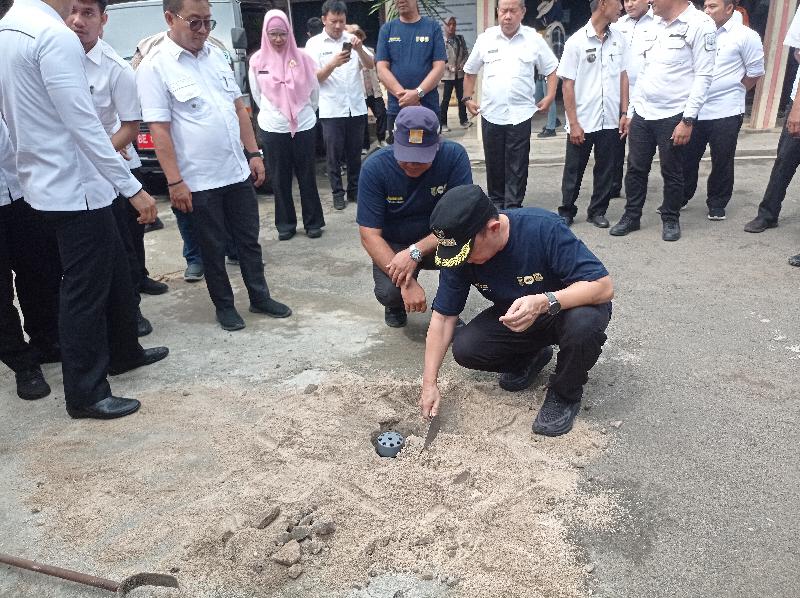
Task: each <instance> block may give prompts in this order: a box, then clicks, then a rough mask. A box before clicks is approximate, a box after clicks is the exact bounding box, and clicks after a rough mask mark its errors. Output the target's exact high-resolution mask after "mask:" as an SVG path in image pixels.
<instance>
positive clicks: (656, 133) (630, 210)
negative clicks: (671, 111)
mask: <svg viewBox="0 0 800 598" xmlns="http://www.w3.org/2000/svg"><path fill="white" fill-rule="evenodd" d="M680 121H681V115H680V114H677V115H675V116H671V117H669V118H662V119H660V120H645V119H643V118H642V117H641V116H639V115H638V114H634V116H633V118H632V119H631V125H630V132H629V133H628V172H627V173H626V174H625V195H626V196H627V201H626V202H625V215H626V216H629V217H630V218H633V219H634V220H639V218H641V217H642V208H643V207H644V201H645V199H646V198H647V178H648V176H649V175H650V168H651V167H652V165H653V157H654V156H655V153H656V149H658V157H659V158H660V160H661V176H662V178H663V179H664V200H663V203H662V204H661V220H662V221H663V222H677V221H678V220H679V218H680V209H681V206H683V153H684V149H685V146H680V145H677V146H676V145H673V144H672V139H671V137H672V133H673V131H674V130H675V127H676V126H678V123H679V122H680Z"/></svg>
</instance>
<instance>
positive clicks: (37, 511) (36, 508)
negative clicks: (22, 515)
mask: <svg viewBox="0 0 800 598" xmlns="http://www.w3.org/2000/svg"><path fill="white" fill-rule="evenodd" d="M41 512H42V510H41V509H40V508H39V507H33V508H32V509H31V513H33V514H34V515H36V514H38V513H41Z"/></svg>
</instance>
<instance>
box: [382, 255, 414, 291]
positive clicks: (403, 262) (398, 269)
mask: <svg viewBox="0 0 800 598" xmlns="http://www.w3.org/2000/svg"><path fill="white" fill-rule="evenodd" d="M386 269H387V270H389V276H391V277H392V282H393V283H394V285H395V286H396V287H400V286H403V285H404V284H406V283H407V282H408V281H409V280H411V278H412V277H413V275H414V271H415V270H416V269H417V262H415V261H414V260H412V259H411V251H410V250H408V249H403V251H398V252H397V253H395V254H394V257H393V258H392V261H391V262H389V264H388V265H387V266H386Z"/></svg>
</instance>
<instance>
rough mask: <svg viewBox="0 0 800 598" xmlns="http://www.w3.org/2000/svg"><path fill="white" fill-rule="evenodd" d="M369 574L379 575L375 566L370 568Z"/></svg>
mask: <svg viewBox="0 0 800 598" xmlns="http://www.w3.org/2000/svg"><path fill="white" fill-rule="evenodd" d="M369 576H370V577H378V570H377V569H375V568H374V567H373V568H372V569H370V570H369Z"/></svg>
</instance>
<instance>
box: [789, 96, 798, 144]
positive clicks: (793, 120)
mask: <svg viewBox="0 0 800 598" xmlns="http://www.w3.org/2000/svg"><path fill="white" fill-rule="evenodd" d="M786 129H787V131H789V135H791V136H792V137H800V102H795V103H794V104H793V105H792V109H791V110H790V111H789V118H788V119H786Z"/></svg>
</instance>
